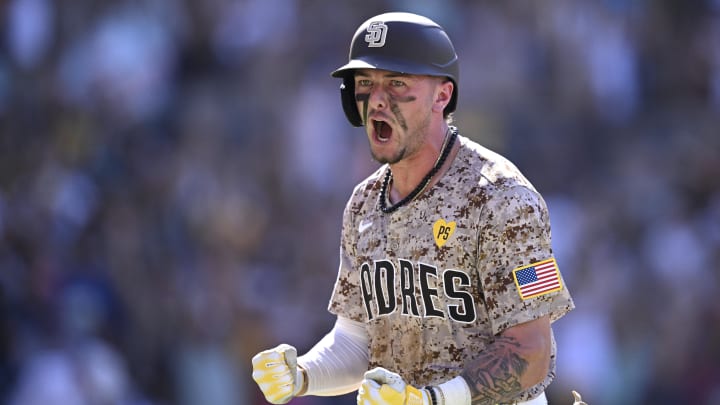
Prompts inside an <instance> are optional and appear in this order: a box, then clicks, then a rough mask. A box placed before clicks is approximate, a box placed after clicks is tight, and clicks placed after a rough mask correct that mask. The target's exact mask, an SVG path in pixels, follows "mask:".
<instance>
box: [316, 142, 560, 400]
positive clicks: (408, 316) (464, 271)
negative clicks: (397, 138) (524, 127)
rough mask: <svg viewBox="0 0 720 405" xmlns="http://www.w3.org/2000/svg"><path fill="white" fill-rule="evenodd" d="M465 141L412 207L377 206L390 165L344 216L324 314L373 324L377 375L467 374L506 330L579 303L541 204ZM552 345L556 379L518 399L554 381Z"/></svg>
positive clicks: (420, 378) (420, 379)
mask: <svg viewBox="0 0 720 405" xmlns="http://www.w3.org/2000/svg"><path fill="white" fill-rule="evenodd" d="M458 141H459V143H460V149H459V152H458V154H457V156H456V157H455V159H454V160H453V161H452V163H451V165H450V167H449V169H448V171H447V172H446V173H445V175H444V176H443V177H442V178H441V179H440V180H439V181H438V182H437V183H436V184H435V185H434V186H433V187H431V188H429V189H427V190H426V191H425V192H424V193H423V194H422V195H420V196H419V197H418V198H416V199H415V200H414V201H412V202H410V203H409V204H407V205H406V206H403V207H400V208H399V209H398V210H396V211H395V212H393V213H390V214H384V213H383V212H382V211H381V210H380V207H379V196H380V189H381V184H382V179H383V175H384V173H385V171H386V170H387V169H388V167H387V165H384V166H382V167H381V168H379V169H378V170H377V171H376V172H375V173H373V174H372V175H371V176H370V177H368V178H367V179H365V180H364V181H363V182H362V183H360V184H359V185H358V186H356V188H355V189H354V191H353V194H352V196H351V198H350V200H349V201H348V203H347V205H346V207H345V211H344V214H343V226H342V236H341V249H340V268H339V272H338V277H337V280H336V282H335V287H334V291H333V294H332V298H331V299H330V304H329V308H328V309H329V311H330V312H331V313H333V314H336V315H340V316H344V317H347V318H350V319H352V320H355V321H359V322H363V323H364V324H365V325H366V328H367V332H368V335H369V339H370V341H369V357H370V368H373V367H384V368H386V369H388V370H390V371H394V372H396V373H398V374H400V375H401V376H402V377H403V378H404V379H405V381H407V382H408V383H410V384H412V385H414V386H417V387H422V386H426V385H430V384H431V385H435V384H440V383H442V382H445V381H447V380H450V379H452V378H454V377H456V376H458V375H460V373H461V372H462V370H463V367H464V366H465V364H466V363H468V362H471V361H472V360H474V359H475V358H476V357H477V356H478V355H479V354H480V353H481V352H482V351H483V349H484V348H485V346H486V345H487V344H488V343H490V342H492V340H493V336H495V335H497V334H498V333H500V332H502V331H503V330H505V329H507V328H509V327H511V326H513V325H517V324H520V323H523V322H527V321H531V320H534V319H537V318H539V317H542V316H544V315H549V316H550V319H551V320H552V321H554V320H557V319H558V318H560V317H561V316H563V315H564V314H565V313H567V312H568V311H570V310H571V309H572V308H573V307H574V304H573V301H572V298H571V297H570V294H569V293H568V291H567V289H566V288H565V286H564V283H563V281H562V276H561V275H560V272H559V270H558V269H557V264H556V262H555V260H554V259H553V253H552V247H551V241H550V221H549V217H548V211H547V207H546V205H545V202H544V201H543V199H542V197H541V196H540V195H539V194H538V192H537V191H536V190H535V189H534V187H533V186H532V185H531V184H530V182H529V181H528V180H527V179H526V178H525V177H524V176H523V175H522V174H521V173H520V172H519V171H518V169H517V168H516V167H515V166H514V165H513V164H512V163H510V162H509V161H508V160H507V159H505V158H503V157H502V156H500V155H498V154H496V153H494V152H491V151H489V150H488V149H486V148H484V147H482V146H480V145H478V144H477V143H475V142H473V141H471V140H469V139H467V138H465V137H462V136H458ZM543 274H545V275H543ZM538 278H539V279H540V282H542V281H543V279H546V280H548V281H547V282H545V285H544V286H543V285H537V282H538ZM548 283H549V284H548ZM541 284H542V283H541ZM552 346H553V348H552V357H551V367H550V372H549V374H548V375H547V377H546V378H545V380H544V381H543V382H541V383H540V384H538V385H537V386H535V387H532V388H531V389H529V390H527V391H526V392H524V393H523V394H522V395H521V396H520V397H518V398H516V400H518V401H522V400H527V399H529V398H532V397H534V396H536V395H537V394H539V393H540V392H541V391H542V390H544V389H545V387H547V385H548V384H550V382H551V381H552V379H553V377H554V373H555V343H554V339H553V345H552Z"/></svg>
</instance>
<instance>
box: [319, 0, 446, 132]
mask: <svg viewBox="0 0 720 405" xmlns="http://www.w3.org/2000/svg"><path fill="white" fill-rule="evenodd" d="M356 69H383V70H390V71H393V72H398V73H406V74H416V75H429V76H444V77H447V78H449V79H450V80H452V82H453V84H454V89H453V94H452V97H451V98H450V102H449V103H448V105H447V106H446V107H445V110H444V112H443V113H444V115H445V116H446V117H447V116H448V115H449V114H450V113H452V112H453V111H455V107H456V105H457V97H458V80H459V67H458V57H457V54H456V53H455V47H453V44H452V42H451V41H450V38H449V37H448V35H447V34H446V33H445V30H444V29H443V28H442V27H441V26H440V25H438V24H437V23H435V22H434V21H432V20H430V19H429V18H427V17H423V16H420V15H417V14H412V13H400V12H394V13H385V14H380V15H378V16H375V17H372V18H370V19H369V20H367V21H365V22H364V23H363V24H362V25H360V27H359V28H358V29H357V31H355V35H354V36H353V39H352V42H351V43H350V57H349V61H348V63H346V64H345V65H343V66H341V67H340V68H338V69H337V70H335V71H334V72H332V76H334V77H340V78H342V79H343V83H342V85H341V86H340V98H341V100H342V106H343V110H344V111H345V115H346V116H347V118H348V120H349V121H350V123H351V124H352V125H354V126H356V127H360V126H362V125H363V123H362V117H360V113H359V112H358V109H357V104H355V78H354V72H355V70H356Z"/></svg>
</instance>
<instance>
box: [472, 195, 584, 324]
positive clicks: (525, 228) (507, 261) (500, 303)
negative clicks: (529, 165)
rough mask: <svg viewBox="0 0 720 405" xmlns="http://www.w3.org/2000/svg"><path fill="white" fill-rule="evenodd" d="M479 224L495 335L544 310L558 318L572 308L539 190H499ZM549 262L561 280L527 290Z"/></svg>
mask: <svg viewBox="0 0 720 405" xmlns="http://www.w3.org/2000/svg"><path fill="white" fill-rule="evenodd" d="M478 226H479V254H478V266H477V267H478V271H479V273H480V281H481V284H482V288H483V293H484V297H485V300H484V302H485V306H486V310H487V313H488V316H489V320H490V323H491V326H492V330H493V333H494V334H498V333H500V332H502V331H503V330H505V329H507V328H509V327H512V326H514V325H518V324H521V323H524V322H528V321H531V320H534V319H538V318H540V317H542V316H545V315H549V316H550V319H551V321H554V320H557V319H558V318H560V317H561V316H563V315H564V314H565V313H567V312H568V311H570V310H571V309H572V308H574V304H573V301H572V297H571V296H570V293H569V292H568V290H567V287H566V286H565V283H564V281H563V279H562V274H561V273H560V270H559V268H558V266H557V262H556V261H555V259H554V258H553V251H552V244H551V234H550V219H549V214H548V210H547V206H546V205H545V201H544V200H543V199H542V197H541V196H540V194H538V193H537V192H536V191H535V190H533V189H532V188H529V187H527V186H520V185H515V186H513V187H508V188H506V189H502V190H499V191H498V192H496V193H494V195H493V196H492V197H491V198H490V199H489V200H488V201H487V203H486V204H485V205H484V206H483V208H482V212H481V214H480V222H479V224H478ZM538 264H539V265H538ZM545 264H547V266H545V267H547V268H548V270H550V271H551V272H550V273H549V274H550V275H549V277H550V278H555V279H556V280H557V284H558V285H553V286H551V287H549V288H544V287H543V286H542V285H540V284H537V285H540V287H539V288H537V289H536V290H528V289H525V286H529V287H528V288H532V287H534V285H531V283H533V282H534V281H533V280H534V279H533V277H535V278H537V277H541V278H542V277H543V276H542V274H539V273H538V272H539V271H540V269H541V267H542V266H543V265H545ZM536 268H537V269H539V270H538V272H536V273H537V274H533V272H534V271H536ZM540 281H542V280H540ZM551 281H554V280H551ZM523 284H525V285H523Z"/></svg>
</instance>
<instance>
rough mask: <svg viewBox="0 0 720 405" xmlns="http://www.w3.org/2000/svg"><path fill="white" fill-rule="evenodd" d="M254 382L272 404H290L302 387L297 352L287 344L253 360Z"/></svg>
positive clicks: (266, 351) (261, 354)
mask: <svg viewBox="0 0 720 405" xmlns="http://www.w3.org/2000/svg"><path fill="white" fill-rule="evenodd" d="M252 365H253V373H252V377H253V380H255V382H256V383H257V385H258V387H260V390H261V391H262V392H263V395H265V399H266V400H267V401H268V402H270V403H271V404H286V403H288V402H289V401H290V400H291V399H292V398H293V397H294V396H295V395H296V394H297V393H298V392H299V391H300V388H301V387H302V381H301V380H302V378H303V377H302V375H301V374H299V373H298V372H297V350H296V349H295V348H294V347H292V346H290V345H287V344H281V345H279V346H277V347H275V348H273V349H270V350H265V351H263V352H260V353H258V354H256V355H255V357H253V358H252Z"/></svg>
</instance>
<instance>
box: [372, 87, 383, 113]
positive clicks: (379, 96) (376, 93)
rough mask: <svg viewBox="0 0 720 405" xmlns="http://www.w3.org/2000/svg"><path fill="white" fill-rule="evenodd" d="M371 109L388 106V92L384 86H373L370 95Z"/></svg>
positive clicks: (376, 109) (380, 108) (375, 109)
mask: <svg viewBox="0 0 720 405" xmlns="http://www.w3.org/2000/svg"><path fill="white" fill-rule="evenodd" d="M368 104H369V109H370V111H378V110H382V109H384V108H385V107H387V93H386V92H385V90H384V89H383V87H382V86H373V87H372V89H371V90H370V94H369V95H368Z"/></svg>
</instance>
